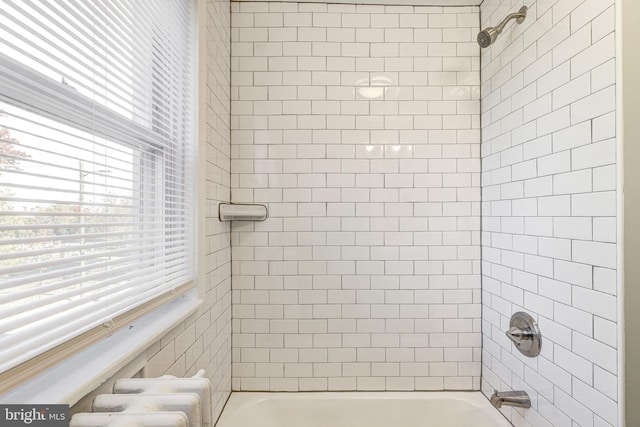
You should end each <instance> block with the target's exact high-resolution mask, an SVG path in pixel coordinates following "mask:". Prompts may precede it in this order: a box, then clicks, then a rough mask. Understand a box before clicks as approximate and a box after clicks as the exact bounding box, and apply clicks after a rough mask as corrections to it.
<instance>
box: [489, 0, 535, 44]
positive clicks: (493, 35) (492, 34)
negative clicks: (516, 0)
mask: <svg viewBox="0 0 640 427" xmlns="http://www.w3.org/2000/svg"><path fill="white" fill-rule="evenodd" d="M527 10H528V8H527V6H522V7H521V8H520V10H519V11H518V12H517V13H512V14H510V15H508V16H507V17H506V18H504V19H503V20H502V22H501V23H500V24H499V25H498V26H497V27H487V28H485V29H484V30H482V31H480V32H479V33H478V44H479V45H480V47H481V48H487V47H489V46H491V45H492V44H493V42H495V41H496V39H497V38H498V35H500V33H501V32H502V30H503V29H504V27H505V25H507V23H508V22H509V21H510V20H512V19H515V20H516V22H517V23H518V24H522V23H523V22H524V19H525V18H526V17H527Z"/></svg>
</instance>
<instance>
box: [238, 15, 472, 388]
mask: <svg viewBox="0 0 640 427" xmlns="http://www.w3.org/2000/svg"><path fill="white" fill-rule="evenodd" d="M478 12H479V9H478V8H477V7H445V8H443V7H413V6H374V5H371V6H367V5H357V6H356V5H346V4H344V5H335V4H322V3H316V4H313V3H300V4H298V3H277V2H268V3H267V2H240V3H232V62H231V66H232V93H231V96H232V119H231V126H232V154H231V158H232V179H231V183H232V200H233V202H236V203H248V202H254V203H264V204H266V205H267V206H268V208H269V218H268V219H267V220H266V221H264V222H258V223H252V222H247V223H243V222H240V221H235V222H234V224H233V229H232V248H233V249H232V259H233V261H232V271H233V292H232V294H233V388H234V389H236V390H273V391H278V390H287V391H295V390H443V389H447V390H454V389H455V390H471V389H476V390H477V389H479V388H480V356H481V349H480V346H481V331H480V326H481V320H480V316H481V304H480V296H481V294H480V151H479V150H480V115H479V113H480V102H479V99H480V93H479V92H480V90H479V85H480V74H479V71H480V70H479V68H480V61H479V59H480V58H479V49H478V46H477V44H476V43H475V37H476V34H477V32H478V26H479V15H478Z"/></svg>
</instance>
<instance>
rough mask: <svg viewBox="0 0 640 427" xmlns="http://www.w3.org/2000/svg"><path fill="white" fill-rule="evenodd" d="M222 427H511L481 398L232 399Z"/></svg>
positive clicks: (306, 396) (404, 394)
mask: <svg viewBox="0 0 640 427" xmlns="http://www.w3.org/2000/svg"><path fill="white" fill-rule="evenodd" d="M216 427H511V424H510V423H509V422H508V421H507V420H506V419H505V418H504V417H503V416H502V415H501V414H500V412H498V411H497V410H496V409H494V408H493V407H492V406H491V404H490V403H489V401H488V400H487V399H486V398H485V397H484V396H483V395H482V394H481V393H480V392H470V393H466V392H442V393H426V392H425V393H423V392H387V393H384V392H380V393H376V392H359V393H232V394H231V397H230V398H229V401H228V402H227V405H226V406H225V408H224V410H223V411H222V415H221V416H220V419H219V420H218V423H217V424H216Z"/></svg>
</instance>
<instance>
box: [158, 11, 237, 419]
mask: <svg viewBox="0 0 640 427" xmlns="http://www.w3.org/2000/svg"><path fill="white" fill-rule="evenodd" d="M206 12H207V15H206V17H205V18H204V23H205V25H206V31H207V48H206V50H207V57H206V61H207V80H206V81H207V83H206V84H207V90H206V91H201V92H202V93H206V94H207V97H206V99H205V102H206V118H205V121H206V134H205V135H200V148H199V152H200V153H201V155H203V154H204V155H206V159H207V170H206V173H205V178H204V179H203V181H202V182H201V184H202V187H201V188H203V191H206V230H204V231H203V232H204V233H205V235H206V246H205V247H203V248H199V250H200V251H204V253H205V265H203V266H200V268H204V269H206V275H205V283H204V284H202V287H201V289H202V290H203V292H204V293H203V294H201V298H202V299H203V300H204V304H203V307H202V308H201V309H199V310H198V312H197V313H195V314H194V315H193V316H191V317H190V318H189V319H187V320H186V321H184V322H182V324H181V325H179V326H178V327H176V328H175V329H174V330H173V331H171V332H169V333H168V334H167V335H166V336H165V337H163V338H162V339H161V340H160V342H159V343H156V344H155V347H156V348H157V349H158V352H157V353H156V354H155V356H153V357H152V358H151V359H150V361H149V363H148V365H147V367H146V369H147V370H146V375H147V376H149V377H156V376H160V375H164V374H170V375H176V376H180V377H182V376H191V375H194V374H195V373H196V372H197V371H198V370H199V369H203V368H204V369H206V371H207V376H208V377H209V379H210V380H211V382H212V384H213V388H214V390H213V409H214V421H215V419H217V417H218V415H219V414H220V412H221V411H222V407H223V406H224V404H225V402H226V401H227V398H228V397H229V394H230V393H231V245H230V240H231V237H230V234H231V227H230V226H229V224H228V223H221V222H220V221H218V210H217V209H218V204H219V203H220V202H229V200H230V193H231V187H230V185H231V160H230V154H231V134H230V118H231V116H230V114H231V100H230V93H229V90H230V81H231V69H230V62H229V61H230V47H231V40H230V2H229V1H228V0H208V1H207V3H206Z"/></svg>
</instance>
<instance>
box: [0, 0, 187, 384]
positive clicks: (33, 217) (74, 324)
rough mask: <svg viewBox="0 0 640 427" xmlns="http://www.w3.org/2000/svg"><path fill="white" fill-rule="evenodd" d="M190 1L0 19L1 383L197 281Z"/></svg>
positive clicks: (54, 7) (144, 1)
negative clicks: (81, 337)
mask: <svg viewBox="0 0 640 427" xmlns="http://www.w3.org/2000/svg"><path fill="white" fill-rule="evenodd" d="M193 13H194V12H193V5H192V3H191V0H136V1H123V0H109V1H107V0H89V1H87V0H64V1H49V2H40V1H23V0H20V1H18V0H15V1H12V0H6V1H4V2H3V6H2V8H0V17H1V19H2V21H3V24H2V25H1V26H0V319H2V321H1V322H0V372H5V371H7V370H9V369H11V368H14V367H16V366H17V365H19V364H21V363H23V362H25V361H27V360H30V359H32V358H33V357H35V356H37V355H40V354H42V353H43V352H46V351H47V350H50V349H52V348H53V347H56V346H58V345H60V344H62V343H64V342H66V341H68V340H70V339H72V338H74V337H77V336H79V335H80V334H83V333H85V332H87V331H90V330H92V329H93V328H96V327H100V326H101V325H105V324H108V323H109V322H110V321H111V320H112V319H114V318H116V317H117V316H119V315H122V314H123V313H127V312H130V311H131V310H133V309H135V308H136V307H138V306H140V305H142V304H145V303H147V302H148V301H150V300H154V299H156V298H158V297H160V296H162V295H165V294H167V293H169V292H171V291H172V290H174V289H176V288H178V287H180V286H182V285H184V284H186V283H189V282H190V281H191V280H192V273H193V262H192V241H193V238H192V237H193V233H192V223H193V221H192V214H193V213H192V206H191V201H192V199H193V197H192V187H193V185H192V174H193V169H194V164H195V163H194V161H193V155H192V151H193V150H192V146H193V139H194V135H193V128H194V122H193V111H194V108H193V87H194V85H193V76H192V73H193V66H192V62H193V61H192V58H191V56H192V51H193V46H192V39H193V35H192V31H193Z"/></svg>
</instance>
